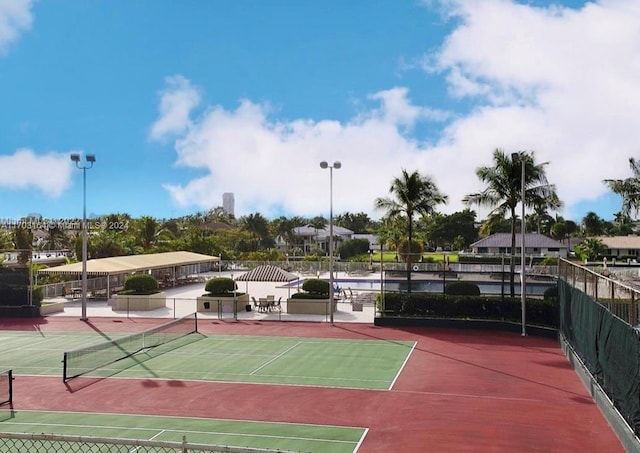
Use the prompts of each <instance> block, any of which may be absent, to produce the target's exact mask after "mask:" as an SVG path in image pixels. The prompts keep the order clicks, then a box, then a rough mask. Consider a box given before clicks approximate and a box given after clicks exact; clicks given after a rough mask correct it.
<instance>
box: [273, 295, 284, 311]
mask: <svg viewBox="0 0 640 453" xmlns="http://www.w3.org/2000/svg"><path fill="white" fill-rule="evenodd" d="M281 302H282V297H280V298H278V300H274V301H273V302H272V303H271V308H272V309H273V310H278V311H282V305H280V303H281Z"/></svg>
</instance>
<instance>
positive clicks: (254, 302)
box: [251, 296, 259, 310]
mask: <svg viewBox="0 0 640 453" xmlns="http://www.w3.org/2000/svg"><path fill="white" fill-rule="evenodd" d="M251 303H253V308H254V310H257V309H258V307H259V305H258V301H257V300H256V298H255V297H254V296H251Z"/></svg>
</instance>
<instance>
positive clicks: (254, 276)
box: [236, 264, 298, 284]
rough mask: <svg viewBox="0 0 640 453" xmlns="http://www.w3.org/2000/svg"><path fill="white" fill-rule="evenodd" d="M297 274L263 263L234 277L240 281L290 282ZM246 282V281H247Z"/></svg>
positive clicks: (295, 278)
mask: <svg viewBox="0 0 640 453" xmlns="http://www.w3.org/2000/svg"><path fill="white" fill-rule="evenodd" d="M297 279H298V276H297V275H296V274H294V273H292V272H287V271H285V270H284V269H281V268H279V267H278V266H272V265H270V264H264V265H261V266H257V267H254V268H253V269H251V270H250V271H249V272H245V273H244V274H242V275H240V276H239V277H238V278H236V281H241V282H290V281H293V280H297ZM247 284H248V283H247Z"/></svg>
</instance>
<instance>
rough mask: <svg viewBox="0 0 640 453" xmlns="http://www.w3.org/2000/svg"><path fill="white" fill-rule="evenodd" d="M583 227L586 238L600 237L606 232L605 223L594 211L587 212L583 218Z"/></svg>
mask: <svg viewBox="0 0 640 453" xmlns="http://www.w3.org/2000/svg"><path fill="white" fill-rule="evenodd" d="M582 227H583V229H584V235H585V236H600V235H601V234H602V233H603V232H604V222H603V220H602V219H601V218H600V216H598V214H596V213H595V212H593V211H589V212H587V214H586V215H585V216H584V217H583V218H582Z"/></svg>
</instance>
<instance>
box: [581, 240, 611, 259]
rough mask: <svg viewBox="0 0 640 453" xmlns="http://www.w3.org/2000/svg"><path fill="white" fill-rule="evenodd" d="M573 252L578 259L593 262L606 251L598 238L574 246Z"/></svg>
mask: <svg viewBox="0 0 640 453" xmlns="http://www.w3.org/2000/svg"><path fill="white" fill-rule="evenodd" d="M575 251H576V254H577V255H578V256H579V257H580V259H583V260H588V261H595V260H597V259H598V258H599V257H600V255H601V254H602V253H604V252H606V251H607V247H606V246H605V245H604V244H603V243H602V241H601V240H600V239H598V238H587V239H585V240H584V241H582V242H581V243H580V244H578V245H576V247H575Z"/></svg>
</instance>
